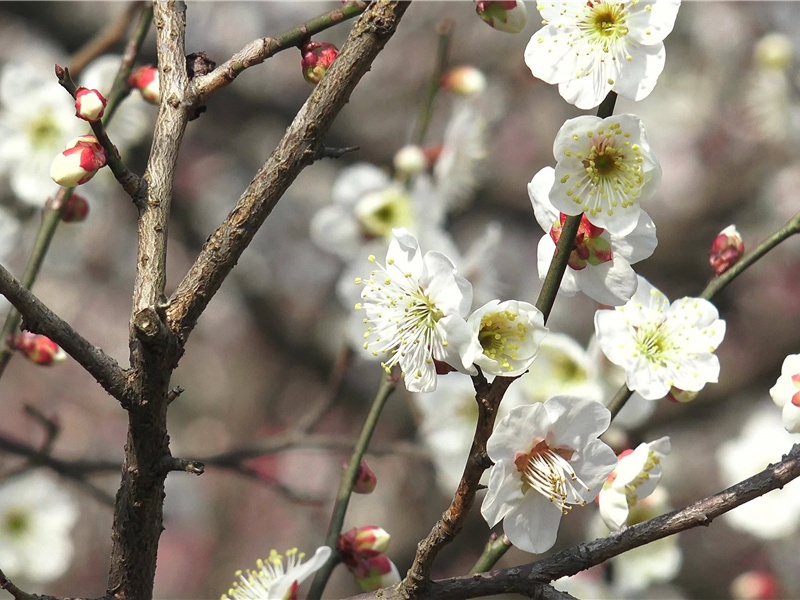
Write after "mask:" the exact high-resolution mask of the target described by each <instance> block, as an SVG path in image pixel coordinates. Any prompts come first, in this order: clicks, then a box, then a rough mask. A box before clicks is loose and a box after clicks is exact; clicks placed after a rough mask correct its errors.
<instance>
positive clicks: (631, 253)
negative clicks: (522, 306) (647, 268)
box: [528, 167, 658, 306]
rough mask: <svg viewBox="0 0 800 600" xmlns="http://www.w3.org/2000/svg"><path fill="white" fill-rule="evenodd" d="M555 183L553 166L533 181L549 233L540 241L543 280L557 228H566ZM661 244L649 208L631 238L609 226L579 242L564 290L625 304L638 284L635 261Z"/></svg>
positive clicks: (537, 208) (537, 209)
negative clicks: (555, 203) (554, 199)
mask: <svg viewBox="0 0 800 600" xmlns="http://www.w3.org/2000/svg"><path fill="white" fill-rule="evenodd" d="M554 184H555V170H554V169H553V168H552V167H545V168H544V169H542V170H541V171H539V172H538V173H537V174H536V175H534V177H533V179H532V180H531V182H530V183H529V184H528V195H529V196H530V199H531V204H532V205H533V212H534V214H535V215H536V220H537V221H538V222H539V225H540V226H541V227H542V229H544V230H545V232H546V233H545V235H544V236H542V238H541V240H539V246H538V248H537V259H538V261H537V264H538V269H539V279H542V280H543V279H544V278H545V276H546V275H547V271H548V269H549V268H550V263H551V262H553V256H554V255H555V252H556V241H555V240H554V239H553V231H554V228H556V227H558V228H560V226H561V225H560V223H561V215H562V214H563V213H560V212H559V211H558V210H556V208H555V207H554V206H553V203H552V202H551V201H550V191H551V190H552V189H553V185H554ZM585 218H586V216H585V215H584V219H585ZM584 225H585V224H584ZM582 228H586V227H583V226H582ZM586 229H590V227H589V228H586ZM558 231H559V232H560V229H558ZM580 235H581V232H579V236H580ZM657 245H658V240H657V238H656V226H655V224H654V223H653V220H652V219H651V218H650V216H649V215H648V214H647V213H646V212H644V211H640V212H639V218H638V220H637V222H636V226H635V227H634V229H633V231H631V232H630V233H629V234H627V235H625V236H619V235H614V234H612V233H609V232H608V231H606V230H601V232H600V233H599V235H598V236H597V238H595V239H591V237H590V235H584V236H582V237H580V238H579V239H577V240H576V248H575V250H573V257H571V258H570V262H569V263H568V264H567V270H566V272H565V273H564V277H563V278H562V280H561V287H560V288H559V292H561V293H562V294H564V295H566V296H573V295H575V293H576V292H578V291H581V292H583V293H584V294H586V295H587V296H589V297H590V298H592V299H593V300H596V301H597V302H599V303H600V304H606V305H608V306H619V305H621V304H625V303H626V302H627V301H628V300H630V299H631V296H633V294H634V292H635V291H636V286H637V285H638V280H637V278H636V273H635V272H634V270H633V268H632V267H631V265H632V264H634V263H637V262H639V261H641V260H644V259H645V258H648V257H649V256H650V255H651V254H653V251H654V250H655V249H656V246H657Z"/></svg>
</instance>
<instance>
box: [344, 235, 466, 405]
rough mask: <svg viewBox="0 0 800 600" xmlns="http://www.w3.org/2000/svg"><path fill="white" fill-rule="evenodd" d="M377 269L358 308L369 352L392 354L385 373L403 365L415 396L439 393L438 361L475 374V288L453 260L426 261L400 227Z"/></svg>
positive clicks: (430, 257) (438, 256)
mask: <svg viewBox="0 0 800 600" xmlns="http://www.w3.org/2000/svg"><path fill="white" fill-rule="evenodd" d="M377 266H378V268H377V269H375V270H373V271H372V272H371V273H370V275H369V277H368V278H367V279H364V280H363V281H362V283H363V284H364V289H363V291H362V293H361V298H362V302H361V303H359V304H358V305H356V308H357V309H363V310H364V311H365V312H366V318H365V323H367V324H368V328H367V333H366V334H364V337H365V339H366V340H367V341H366V342H364V348H367V349H370V350H371V351H372V352H373V353H374V354H375V355H378V354H380V353H384V352H388V353H389V354H390V357H389V359H388V360H387V361H386V362H385V363H382V364H383V367H384V369H386V370H387V371H389V370H390V369H391V367H392V366H393V365H395V364H399V365H400V367H401V369H402V370H403V377H404V380H405V384H406V388H407V389H408V390H409V391H411V392H430V391H433V390H435V389H436V366H435V364H434V359H436V360H438V361H442V362H444V363H447V364H448V365H450V366H451V367H453V368H455V369H457V370H462V371H465V372H466V371H468V370H470V369H471V368H472V363H473V361H474V359H475V356H476V355H477V354H478V353H479V352H480V351H481V346H480V343H479V342H478V339H477V336H476V335H475V334H474V332H473V331H472V328H471V327H470V326H469V325H468V324H467V321H466V316H467V315H468V314H469V309H470V307H471V305H472V286H471V285H470V283H469V282H468V281H467V280H466V279H464V278H463V277H461V276H460V275H458V274H457V272H456V268H455V266H454V265H453V263H452V262H451V261H450V259H449V258H447V257H446V256H445V255H444V254H442V253H440V252H427V253H425V255H424V256H423V254H422V252H421V251H420V248H419V243H418V242H417V239H416V238H415V237H414V236H413V235H411V234H410V233H409V232H408V230H406V229H403V228H400V229H395V230H394V231H393V233H392V241H391V242H390V243H389V250H388V251H387V253H386V265H385V266H383V265H380V264H378V265H377Z"/></svg>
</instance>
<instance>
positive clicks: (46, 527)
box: [0, 472, 78, 583]
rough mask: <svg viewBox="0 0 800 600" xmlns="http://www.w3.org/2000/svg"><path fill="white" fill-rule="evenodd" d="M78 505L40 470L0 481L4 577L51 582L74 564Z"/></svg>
mask: <svg viewBox="0 0 800 600" xmlns="http://www.w3.org/2000/svg"><path fill="white" fill-rule="evenodd" d="M77 520H78V506H77V504H76V503H75V501H74V500H73V499H72V497H71V496H70V494H69V493H67V492H66V491H65V490H64V489H63V488H62V487H60V486H59V485H57V484H56V483H55V482H54V481H53V480H52V479H50V478H49V477H48V476H47V475H45V474H44V473H41V472H31V473H26V474H25V475H21V476H19V477H15V478H13V479H9V480H7V481H3V482H2V483H0V568H2V569H3V572H5V574H6V575H7V576H8V577H11V578H14V577H24V578H25V579H28V580H29V581H34V582H41V583H45V582H49V581H53V580H54V579H57V578H59V577H61V575H63V574H64V572H65V571H66V570H67V568H68V567H69V565H70V563H71V562H72V557H73V554H74V550H75V549H74V547H73V544H72V539H71V538H70V532H71V531H72V527H73V526H74V525H75V522H76V521H77Z"/></svg>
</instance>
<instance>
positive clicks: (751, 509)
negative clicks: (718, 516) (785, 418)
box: [716, 402, 800, 540]
mask: <svg viewBox="0 0 800 600" xmlns="http://www.w3.org/2000/svg"><path fill="white" fill-rule="evenodd" d="M798 441H800V439H798V437H797V435H796V434H791V433H788V432H787V431H786V429H785V428H784V427H783V426H782V423H781V417H780V415H779V414H778V411H776V410H775V407H774V406H772V404H770V403H768V402H759V403H758V404H757V406H756V407H755V408H754V409H753V410H752V411H751V412H750V414H749V415H748V416H747V420H746V421H745V424H744V427H742V431H741V432H740V434H739V435H738V436H737V437H736V438H733V439H729V440H727V441H725V442H723V443H722V445H720V447H719V448H718V450H717V453H716V458H717V463H718V464H719V467H720V469H719V473H720V477H721V480H722V485H724V486H729V485H734V484H736V483H739V482H740V481H742V480H743V479H746V478H748V477H751V476H753V475H755V474H756V473H758V472H760V471H762V470H764V469H765V468H767V467H768V466H769V465H770V464H773V463H776V462H778V461H779V460H780V459H781V457H782V456H783V455H784V454H786V452H788V451H789V449H790V448H791V447H792V445H793V444H796V443H798ZM722 518H723V519H724V520H725V521H726V522H727V523H728V524H729V525H730V526H731V527H733V528H735V529H737V530H739V531H743V532H745V533H749V534H750V535H752V536H755V537H757V538H760V539H766V540H777V539H780V538H783V537H787V536H791V535H794V534H795V533H796V532H797V529H798V525H800V485H787V486H785V487H783V488H782V489H779V490H773V491H771V492H769V493H768V494H764V495H763V496H759V497H758V498H754V499H753V500H751V501H750V502H746V503H744V504H742V505H741V506H737V507H736V508H734V509H733V510H732V511H730V512H727V513H725V514H724V515H722Z"/></svg>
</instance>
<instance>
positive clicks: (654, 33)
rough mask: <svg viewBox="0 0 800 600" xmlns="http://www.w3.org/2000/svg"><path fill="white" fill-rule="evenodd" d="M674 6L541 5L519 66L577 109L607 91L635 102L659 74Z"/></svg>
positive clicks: (648, 1) (637, 1) (651, 1)
mask: <svg viewBox="0 0 800 600" xmlns="http://www.w3.org/2000/svg"><path fill="white" fill-rule="evenodd" d="M679 7H680V1H679V0H621V1H619V0H600V1H597V0H595V1H589V2H575V1H574V0H566V1H548V2H541V3H540V4H539V5H538V6H537V8H538V9H539V12H540V13H541V15H542V20H543V21H544V24H545V25H544V27H542V28H541V29H540V30H539V31H537V32H536V33H535V34H533V37H532V38H531V41H530V42H528V46H527V47H526V48H525V64H527V65H528V67H529V68H530V70H531V72H532V73H533V75H534V77H538V78H539V79H541V80H543V81H546V82H547V83H551V84H556V83H557V84H559V85H558V93H559V94H561V97H562V98H564V100H566V101H567V102H569V103H570V104H574V105H575V106H577V107H578V108H582V109H589V108H594V107H595V106H598V105H599V104H600V103H601V102H602V101H603V99H604V98H605V97H606V95H607V94H608V93H609V92H610V91H614V92H617V93H618V94H620V95H621V96H624V97H626V98H630V99H631V100H641V99H643V98H646V97H647V96H648V95H649V94H650V92H652V91H653V88H654V87H655V85H656V82H657V81H658V76H659V75H661V71H663V70H664V62H665V60H666V51H665V49H664V43H663V42H664V38H666V37H667V36H668V35H669V33H670V32H671V31H672V27H673V26H674V25H675V18H676V17H677V15H678V8H679Z"/></svg>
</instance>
